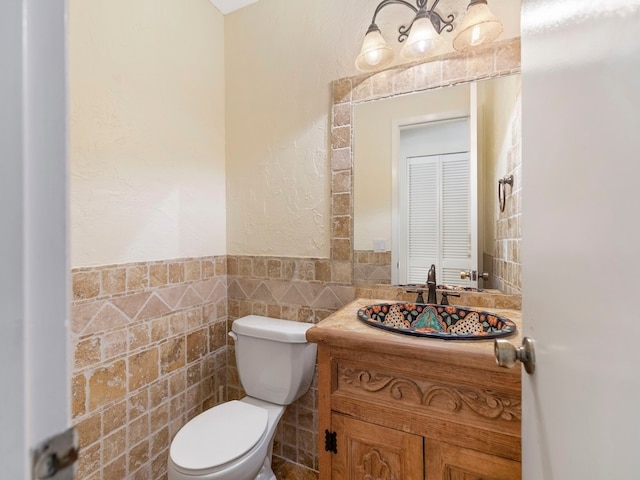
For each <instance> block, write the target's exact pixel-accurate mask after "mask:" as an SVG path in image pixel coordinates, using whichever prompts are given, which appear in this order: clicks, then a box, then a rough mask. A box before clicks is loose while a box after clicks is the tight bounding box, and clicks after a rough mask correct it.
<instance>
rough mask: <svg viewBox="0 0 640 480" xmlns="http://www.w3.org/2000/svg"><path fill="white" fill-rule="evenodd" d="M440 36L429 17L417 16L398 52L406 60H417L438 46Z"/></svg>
mask: <svg viewBox="0 0 640 480" xmlns="http://www.w3.org/2000/svg"><path fill="white" fill-rule="evenodd" d="M440 42H441V37H440V34H439V33H438V32H436V30H435V28H433V24H432V23H431V20H430V19H429V17H427V16H424V17H418V18H416V20H415V21H414V22H413V25H412V26H411V31H410V32H409V38H407V39H406V40H405V42H404V46H403V47H402V50H400V54H401V55H402V56H403V57H404V58H406V59H407V60H417V59H419V58H422V57H425V56H426V55H429V54H430V53H431V52H433V51H434V50H435V49H437V48H438V46H439V45H440Z"/></svg>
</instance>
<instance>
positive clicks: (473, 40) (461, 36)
mask: <svg viewBox="0 0 640 480" xmlns="http://www.w3.org/2000/svg"><path fill="white" fill-rule="evenodd" d="M502 30H503V27H502V22H501V21H500V20H499V19H498V18H497V17H496V16H495V15H494V14H493V13H492V12H491V10H490V9H489V6H488V5H487V4H486V2H477V1H473V0H472V1H471V3H470V4H469V8H468V9H467V13H466V14H465V16H464V20H463V21H462V25H460V27H459V28H458V34H457V35H456V38H454V39H453V48H455V49H456V50H458V51H459V52H464V51H467V50H470V49H472V48H475V47H478V46H480V45H482V44H484V43H489V42H492V41H494V40H495V39H496V38H498V37H499V36H500V34H501V33H502Z"/></svg>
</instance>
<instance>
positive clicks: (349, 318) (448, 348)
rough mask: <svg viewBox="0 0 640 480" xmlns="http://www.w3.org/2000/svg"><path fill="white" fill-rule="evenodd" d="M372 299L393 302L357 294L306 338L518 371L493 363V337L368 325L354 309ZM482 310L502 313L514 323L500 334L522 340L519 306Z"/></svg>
mask: <svg viewBox="0 0 640 480" xmlns="http://www.w3.org/2000/svg"><path fill="white" fill-rule="evenodd" d="M376 303H396V302H395V301H393V300H384V299H382V300H380V299H370V298H358V299H356V300H354V301H353V302H351V303H349V304H348V305H346V306H344V307H343V308H341V309H340V310H338V311H336V312H335V313H333V314H332V315H330V316H329V317H327V318H325V319H324V320H322V321H321V322H320V323H318V324H317V325H314V326H313V327H311V328H310V329H309V330H307V340H308V341H309V342H312V343H318V344H327V345H331V346H335V347H343V348H351V349H359V350H362V349H366V350H369V351H372V350H373V351H376V352H379V353H381V354H389V355H400V356H407V355H410V356H411V357H412V358H418V359H422V360H427V361H433V362H439V363H447V364H450V365H457V366H466V367H469V366H471V367H473V368H480V369H482V370H492V371H496V372H500V373H503V374H512V375H520V368H518V365H516V366H515V367H514V368H511V369H506V368H502V367H499V366H498V365H496V363H495V357H494V353H493V339H487V340H467V341H463V340H441V339H436V338H423V337H414V336H411V335H403V334H401V333H393V332H388V331H385V330H381V329H378V328H374V327H370V326H368V325H365V324H364V322H362V321H360V320H358V318H357V312H358V309H360V308H362V307H364V306H366V305H373V304H376ZM460 306H461V305H460ZM482 310H483V311H487V312H492V313H496V314H498V315H502V316H504V317H507V318H508V319H510V320H512V321H513V322H515V324H516V326H517V327H518V331H517V332H516V334H515V335H511V336H509V337H504V338H505V339H506V340H508V341H509V342H510V343H511V344H512V345H514V346H518V345H520V344H522V313H521V312H520V311H519V310H506V309H497V308H482Z"/></svg>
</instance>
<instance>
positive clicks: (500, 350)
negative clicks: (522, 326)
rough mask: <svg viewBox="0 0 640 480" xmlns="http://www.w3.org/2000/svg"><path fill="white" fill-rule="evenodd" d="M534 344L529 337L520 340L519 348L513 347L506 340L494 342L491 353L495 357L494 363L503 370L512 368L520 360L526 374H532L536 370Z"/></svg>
mask: <svg viewBox="0 0 640 480" xmlns="http://www.w3.org/2000/svg"><path fill="white" fill-rule="evenodd" d="M534 343H535V342H534V341H533V340H532V339H531V338H529V337H524V338H523V339H522V346H521V347H515V346H513V345H511V343H509V342H508V341H507V340H499V339H496V340H494V342H493V352H494V354H495V356H496V363H497V364H498V365H500V366H501V367H504V368H512V367H513V366H514V365H515V364H516V362H517V361H518V360H520V361H521V362H522V364H523V365H524V369H525V370H526V372H527V373H533V372H534V370H535V369H536V353H535V349H534V345H533V344H534Z"/></svg>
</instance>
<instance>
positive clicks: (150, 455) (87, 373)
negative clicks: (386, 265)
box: [71, 256, 355, 480]
mask: <svg viewBox="0 0 640 480" xmlns="http://www.w3.org/2000/svg"><path fill="white" fill-rule="evenodd" d="M331 275H332V274H331V265H330V262H329V261H328V260H323V259H307V258H304V259H302V258H299V259H298V258H280V257H246V256H230V257H226V256H220V257H206V258H197V259H179V260H167V261H162V262H148V263H133V264H124V265H108V266H100V267H94V268H79V269H74V270H73V271H72V278H73V305H72V325H71V332H72V338H71V341H72V345H73V350H74V358H73V389H72V400H73V405H72V422H73V424H74V425H75V426H76V427H77V430H78V434H79V440H80V446H81V452H82V453H81V455H80V461H79V465H78V471H77V474H76V478H78V479H79V480H80V479H82V480H111V479H119V480H121V479H140V480H142V479H144V480H159V479H164V478H166V464H167V455H168V447H169V444H170V442H171V439H172V438H173V436H174V435H175V434H176V433H177V431H178V430H179V429H180V428H181V427H182V426H183V425H184V424H185V423H186V422H187V421H188V420H189V419H191V418H193V417H194V416H195V415H197V414H198V413H200V412H201V411H203V410H204V409H206V408H209V407H211V406H214V405H216V404H218V403H221V402H222V401H225V400H231V399H234V398H240V397H242V396H243V395H244V392H243V391H242V388H241V386H240V384H239V381H238V376H237V370H236V368H235V351H234V349H233V345H232V340H231V339H229V337H228V336H227V332H228V331H229V330H230V328H231V323H232V321H233V320H234V319H236V318H238V317H240V316H244V315H248V314H258V315H265V316H270V317H276V318H285V319H288V320H296V321H301V322H308V323H317V322H318V321H320V320H322V319H324V318H326V317H327V316H328V315H329V314H331V313H332V312H334V311H335V310H337V309H339V308H341V307H342V306H344V305H345V304H347V303H349V302H350V301H351V300H353V298H354V293H355V289H354V288H353V287H352V286H351V285H346V284H338V283H332V282H331V281H330V280H331ZM276 435H277V436H276V441H275V446H274V455H275V456H276V465H277V468H278V471H279V472H280V473H279V474H280V475H281V477H282V478H284V479H287V478H317V468H318V458H317V389H316V382H315V380H314V383H313V384H312V388H311V390H310V391H309V392H308V393H307V394H306V395H304V396H303V397H302V398H301V399H299V400H298V401H297V402H296V403H295V404H294V405H292V406H291V407H290V408H289V409H288V410H287V412H286V414H285V416H284V417H283V420H282V422H281V424H280V427H279V429H278V432H277V434H276ZM279 478H280V477H279Z"/></svg>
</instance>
